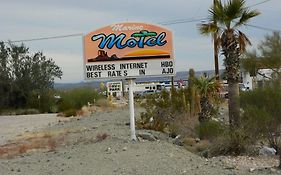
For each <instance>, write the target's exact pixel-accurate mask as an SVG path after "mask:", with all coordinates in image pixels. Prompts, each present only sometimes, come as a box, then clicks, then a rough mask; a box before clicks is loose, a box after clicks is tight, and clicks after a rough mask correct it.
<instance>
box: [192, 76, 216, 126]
mask: <svg viewBox="0 0 281 175" xmlns="http://www.w3.org/2000/svg"><path fill="white" fill-rule="evenodd" d="M215 78H216V77H213V78H206V77H204V76H202V77H200V78H198V79H195V87H196V89H197V91H198V92H199V95H200V108H201V111H200V112H199V121H200V122H205V121H208V120H210V118H211V117H212V116H213V114H214V110H215V109H214V106H213V105H212V104H211V102H213V101H214V99H216V97H217V95H218V93H217V92H218V90H219V83H218V82H217V81H216V79H215Z"/></svg>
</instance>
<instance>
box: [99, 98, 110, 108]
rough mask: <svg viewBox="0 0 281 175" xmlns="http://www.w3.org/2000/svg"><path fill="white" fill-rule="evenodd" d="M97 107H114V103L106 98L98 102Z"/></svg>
mask: <svg viewBox="0 0 281 175" xmlns="http://www.w3.org/2000/svg"><path fill="white" fill-rule="evenodd" d="M95 105H96V106H98V107H105V108H106V107H112V106H113V105H112V102H111V101H110V100H109V99H105V98H102V99H99V100H97V102H96V103H95Z"/></svg>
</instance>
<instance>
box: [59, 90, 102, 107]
mask: <svg viewBox="0 0 281 175" xmlns="http://www.w3.org/2000/svg"><path fill="white" fill-rule="evenodd" d="M58 94H60V96H61V101H60V102H59V105H58V110H59V111H60V112H65V111H67V110H69V109H73V110H78V109H80V108H81V107H82V106H84V105H87V104H88V103H91V104H94V103H95V102H96V101H97V100H98V99H100V98H102V97H101V96H100V95H99V93H98V92H97V91H96V90H93V89H92V88H77V89H72V90H68V91H61V92H58Z"/></svg>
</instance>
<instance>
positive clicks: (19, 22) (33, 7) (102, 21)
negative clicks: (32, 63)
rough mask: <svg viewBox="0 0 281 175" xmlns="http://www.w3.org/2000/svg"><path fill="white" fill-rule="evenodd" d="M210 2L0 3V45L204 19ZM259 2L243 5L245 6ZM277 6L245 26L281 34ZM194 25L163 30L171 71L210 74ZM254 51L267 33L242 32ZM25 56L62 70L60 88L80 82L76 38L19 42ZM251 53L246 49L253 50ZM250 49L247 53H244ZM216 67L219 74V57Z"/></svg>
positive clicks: (207, 48) (271, 4)
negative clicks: (39, 54) (170, 48)
mask: <svg viewBox="0 0 281 175" xmlns="http://www.w3.org/2000/svg"><path fill="white" fill-rule="evenodd" d="M212 2H213V0H173V1H164V0H149V1H148V0H143V1H139V0H119V1H115V0H111V1H110V0H99V1H98V0H79V1H77V0H0V4H1V5H0V21H1V27H0V40H1V41H7V40H22V39H32V38H40V37H49V36H58V35H68V34H77V33H82V34H86V33H89V32H91V31H93V30H95V29H98V28H101V27H103V26H106V25H109V24H112V23H118V22H125V21H138V22H147V23H155V24H159V23H161V22H169V21H174V20H194V19H202V18H205V17H207V16H208V9H209V7H210V6H211V4H212ZM260 2H264V0H248V1H247V5H249V6H251V5H253V4H257V3H260ZM280 7H281V1H280V0H269V1H267V2H266V3H263V4H260V5H257V6H254V7H252V8H254V9H257V10H259V11H260V12H261V13H262V14H261V15H260V16H258V17H256V18H255V19H253V20H252V21H250V24H253V25H256V26H261V27H267V28H272V29H276V30H281V23H280V21H281V9H280ZM199 23H200V20H199V21H198V22H188V23H180V24H171V25H166V26H165V27H167V28H169V29H171V30H172V31H173V33H174V50H175V60H176V71H185V70H188V69H189V68H194V69H195V70H198V71H199V70H211V69H213V67H214V66H213V50H212V41H211V38H210V37H205V36H201V35H200V34H199V32H198V30H197V25H198V24H199ZM242 30H243V31H244V32H245V33H246V34H247V35H248V37H249V38H250V39H251V41H252V43H253V47H256V45H257V43H258V42H259V41H260V40H262V39H263V37H264V35H266V34H270V33H271V32H270V31H266V30H260V29H257V28H253V27H244V28H243V29H242ZM25 44H26V45H27V46H28V47H29V48H30V51H31V53H32V52H36V51H43V53H44V54H45V55H46V56H47V57H51V58H53V60H55V62H56V63H57V64H58V65H59V66H60V67H61V68H62V70H63V73H64V75H63V78H62V79H61V80H56V82H58V83H62V82H64V83H65V82H80V81H83V50H82V49H83V48H82V37H81V36H76V37H69V38H61V39H52V40H41V41H33V42H25ZM253 47H252V48H253ZM249 49H251V48H249ZM220 67H221V68H223V63H222V57H221V58H220Z"/></svg>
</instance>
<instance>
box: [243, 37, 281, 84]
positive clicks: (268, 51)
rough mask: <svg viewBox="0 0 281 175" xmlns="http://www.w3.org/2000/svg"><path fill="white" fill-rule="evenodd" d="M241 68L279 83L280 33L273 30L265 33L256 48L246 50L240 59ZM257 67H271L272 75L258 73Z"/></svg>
mask: <svg viewBox="0 0 281 175" xmlns="http://www.w3.org/2000/svg"><path fill="white" fill-rule="evenodd" d="M242 65H243V68H244V69H246V70H247V71H248V72H250V75H252V76H256V75H257V74H259V75H260V76H263V77H264V78H266V79H268V80H273V81H274V82H276V83H278V84H279V85H280V84H281V34H280V32H273V33H272V35H266V36H265V38H264V40H262V41H261V42H260V44H259V45H258V50H253V51H251V52H247V54H246V55H245V58H244V59H242ZM259 69H271V70H272V75H271V76H266V75H265V74H262V73H260V72H259V71H258V70H259Z"/></svg>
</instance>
